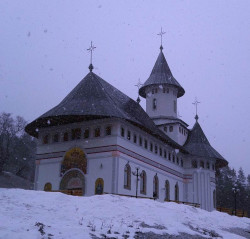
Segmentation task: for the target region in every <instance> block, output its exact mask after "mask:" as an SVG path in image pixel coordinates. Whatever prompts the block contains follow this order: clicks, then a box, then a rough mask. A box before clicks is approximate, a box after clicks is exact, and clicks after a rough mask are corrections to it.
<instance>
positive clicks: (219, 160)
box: [183, 121, 228, 167]
mask: <svg viewBox="0 0 250 239" xmlns="http://www.w3.org/2000/svg"><path fill="white" fill-rule="evenodd" d="M183 147H184V149H186V151H187V152H188V153H190V154H192V155H195V156H200V157H204V158H208V159H209V158H213V159H216V164H217V166H218V167H224V166H226V165H227V164H228V162H227V161H226V160H225V159H224V158H223V157H222V156H221V155H220V154H219V153H218V152H217V151H216V150H215V149H214V148H213V147H212V146H211V145H210V143H209V141H208V139H207V137H206V136H205V134H204V132H203V130H202V128H201V126H200V124H199V123H198V121H196V123H195V124H194V127H193V128H192V130H191V131H190V133H189V136H188V139H187V141H186V143H185V144H184V146H183Z"/></svg>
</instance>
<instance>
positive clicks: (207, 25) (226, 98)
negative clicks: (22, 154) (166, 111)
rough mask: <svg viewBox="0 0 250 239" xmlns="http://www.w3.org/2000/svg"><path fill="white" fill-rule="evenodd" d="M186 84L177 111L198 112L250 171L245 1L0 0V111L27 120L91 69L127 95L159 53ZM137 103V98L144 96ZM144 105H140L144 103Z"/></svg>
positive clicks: (249, 14) (186, 116)
mask: <svg viewBox="0 0 250 239" xmlns="http://www.w3.org/2000/svg"><path fill="white" fill-rule="evenodd" d="M161 26H162V27H163V30H164V31H166V34H165V35H164V38H163V46H164V54H165V57H166V59H167V61H168V64H169V66H170V68H171V70H172V73H173V75H174V77H175V78H176V79H177V81H178V82H179V83H180V84H181V85H182V86H183V87H184V89H185V91H186V94H185V95H184V96H183V97H181V98H180V99H179V100H178V111H179V113H180V115H181V116H182V118H181V119H182V120H184V121H186V122H187V123H188V124H189V125H190V127H192V126H193V124H194V115H195V108H194V106H193V105H192V102H193V101H194V98H195V96H197V97H198V99H199V101H200V102H201V104H200V105H199V109H198V111H199V117H200V119H199V122H200V124H201V126H202V128H203V130H204V132H205V134H206V136H207V137H208V139H209V141H210V143H211V144H212V146H214V148H215V149H216V150H217V151H219V152H220V153H221V154H222V155H223V156H224V157H225V158H226V159H227V160H228V161H229V164H230V166H231V167H234V168H236V169H237V170H238V168H239V166H242V167H243V169H244V171H245V173H247V174H250V156H249V153H248V151H247V149H248V147H249V146H250V144H249V143H250V127H249V122H250V110H249V103H250V94H249V90H250V79H249V76H250V66H249V64H250V44H249V42H250V2H249V1H244V0H241V1H232V0H220V1H218V0H216V1H213V0H209V1H198V0H196V1H194V0H193V1H184V0H183V1H181V0H175V1H174V0H172V1H166V0H164V1H163V0H162V1H158V0H156V1H134V0H127V1H116V0H112V1H111V0H110V1H105V2H104V1H76V0H75V1H70V0H68V1H63V0H60V1H59V0H54V1H51V0H43V1H27V0H22V1H20V0H16V1H14V0H13V1H11V0H1V1H0V112H2V111H6V112H10V113H13V114H14V115H21V116H23V117H24V118H25V119H26V120H28V121H32V120H34V119H35V118H36V117H38V116H40V115H41V114H43V113H45V112H46V111H47V110H49V109H50V108H52V107H54V106H55V105H57V104H58V103H59V102H60V101H61V100H62V99H63V98H64V97H65V96H66V95H67V94H68V93H69V92H70V91H71V90H72V89H73V88H74V87H75V86H76V85H77V83H78V82H79V81H80V80H81V79H82V78H83V77H84V76H85V75H86V74H87V73H88V65H89V59H90V56H89V53H88V52H87V51H86V49H87V48H88V47H89V45H90V41H91V40H93V42H94V45H95V46H96V47H97V48H96V50H95V52H94V56H93V64H94V67H95V69H94V72H95V73H97V74H98V75H100V76H101V77H102V78H103V79H104V80H106V81H107V82H109V83H110V84H112V85H113V86H115V87H116V88H118V89H119V90H121V91H122V92H124V93H125V94H127V95H128V96H130V97H131V98H133V99H136V97H137V89H136V87H135V86H134V85H135V84H136V83H137V81H138V79H139V78H140V79H141V81H142V82H145V81H146V79H147V78H148V77H149V74H150V72H151V70H152V68H153V65H154V63H155V61H156V58H157V56H158V54H159V46H160V39H159V37H158V36H157V33H158V32H159V31H160V28H161ZM142 105H143V106H145V100H143V102H142ZM144 108H145V107H144Z"/></svg>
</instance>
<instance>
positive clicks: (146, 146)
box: [144, 139, 148, 149]
mask: <svg viewBox="0 0 250 239" xmlns="http://www.w3.org/2000/svg"><path fill="white" fill-rule="evenodd" d="M144 148H145V149H147V148H148V141H147V140H146V139H145V140H144Z"/></svg>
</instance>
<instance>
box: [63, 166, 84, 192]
mask: <svg viewBox="0 0 250 239" xmlns="http://www.w3.org/2000/svg"><path fill="white" fill-rule="evenodd" d="M60 191H62V192H63V193H66V194H69V195H75V196H82V195H84V191H85V180H84V175H83V174H82V173H81V172H80V171H79V170H71V171H69V172H68V173H66V174H65V175H64V176H63V178H62V180H61V183H60Z"/></svg>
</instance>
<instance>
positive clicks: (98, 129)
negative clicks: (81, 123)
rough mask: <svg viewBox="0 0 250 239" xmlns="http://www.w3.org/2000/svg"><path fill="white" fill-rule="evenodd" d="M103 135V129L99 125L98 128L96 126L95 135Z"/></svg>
mask: <svg viewBox="0 0 250 239" xmlns="http://www.w3.org/2000/svg"><path fill="white" fill-rule="evenodd" d="M100 136H101V129H100V128H99V127H98V128H95V137H100Z"/></svg>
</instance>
